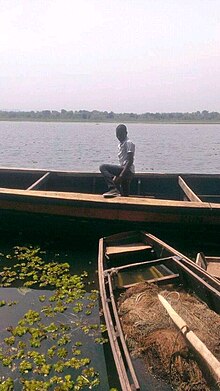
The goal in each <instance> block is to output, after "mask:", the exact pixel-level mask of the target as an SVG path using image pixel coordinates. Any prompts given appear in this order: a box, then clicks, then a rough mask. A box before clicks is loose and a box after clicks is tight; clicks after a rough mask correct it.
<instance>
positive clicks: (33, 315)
mask: <svg viewBox="0 0 220 391" xmlns="http://www.w3.org/2000/svg"><path fill="white" fill-rule="evenodd" d="M41 255H42V252H41V251H40V249H39V248H33V247H30V248H27V247H15V248H14V253H13V254H12V255H9V256H8V257H7V259H10V262H11V263H12V262H13V260H16V262H15V265H14V266H12V267H5V268H3V270H2V272H1V273H0V278H1V286H4V287H7V286H12V284H14V283H15V282H16V286H18V287H19V288H18V290H19V293H20V294H22V295H25V294H26V293H27V292H31V289H29V287H32V286H33V287H34V288H38V289H39V288H41V287H46V288H47V289H48V288H49V289H50V291H48V293H49V294H47V295H39V297H38V300H39V303H38V305H40V306H41V308H40V310H39V312H37V311H35V310H33V309H29V310H28V311H27V312H26V313H25V314H24V316H23V317H22V318H21V319H20V320H19V321H18V324H17V325H16V326H14V327H12V326H9V327H8V328H7V331H8V332H9V333H10V336H9V337H6V338H4V344H3V348H1V349H0V361H1V364H2V365H3V366H7V367H8V368H10V369H11V370H12V371H14V370H19V372H20V377H19V378H18V380H20V384H21V386H22V387H23V388H22V390H24V391H39V390H41V391H47V390H51V391H52V390H54V391H68V390H73V391H77V390H81V389H83V388H86V389H88V388H89V389H91V388H93V387H96V386H97V385H98V384H99V375H98V373H97V372H95V370H94V369H93V368H90V367H89V365H90V358H89V357H82V350H81V349H79V347H80V346H82V342H80V341H77V342H75V343H73V341H72V335H73V334H72V331H73V329H74V327H76V328H78V329H79V330H80V329H81V331H82V332H84V333H85V334H88V335H89V336H90V337H91V336H92V337H93V338H94V334H96V335H97V333H99V332H100V330H99V326H98V325H96V324H89V320H87V321H85V320H83V319H85V315H87V316H89V315H90V314H91V313H92V309H93V307H94V306H95V305H97V299H98V291H96V290H92V291H91V292H90V293H87V292H86V290H85V284H84V279H85V278H86V277H87V276H88V273H87V272H83V273H82V274H81V275H76V274H74V275H72V274H71V273H70V265H69V264H68V263H67V262H64V263H58V262H54V261H52V262H49V263H46V262H45V261H44V260H43V259H42V257H41ZM21 284H22V286H21ZM87 286H88V284H87ZM51 290H53V291H52V292H51ZM50 293H51V295H50ZM46 300H47V301H48V302H49V304H48V305H41V304H40V303H44V302H45V301H46ZM70 303H73V313H72V314H67V315H65V314H64V316H65V318H66V319H68V320H67V323H65V322H63V323H61V322H60V321H58V322H56V319H57V317H58V316H59V314H60V313H64V312H65V311H66V310H67V309H70V305H69V304H70ZM14 304H16V302H10V303H8V306H11V305H14ZM4 305H6V302H5V301H4V300H2V301H1V302H0V306H4ZM79 312H82V314H80V316H79V315H77V314H78V313H79ZM71 316H72V318H70V317H71ZM49 317H53V318H54V319H55V320H54V321H53V322H51V323H49V322H48V319H47V318H49ZM83 317H84V318H83ZM58 319H59V317H58ZM70 319H71V321H70ZM48 323H49V324H48ZM71 329H72V330H71ZM22 339H25V342H24V341H23V340H22ZM44 340H45V341H46V344H45V343H44ZM70 342H72V348H71V346H70V345H69V344H70ZM94 342H95V343H104V339H102V338H94ZM66 345H67V346H66ZM31 348H32V349H33V350H31ZM42 351H44V353H45V352H46V353H45V354H43V353H42ZM12 353H14V354H12ZM67 369H69V370H71V371H72V369H73V370H77V377H76V379H72V378H71V375H66V376H64V375H59V376H52V377H51V373H52V371H54V372H55V373H58V374H59V373H60V374H61V373H63V372H64V371H66V370H67ZM80 371H81V373H80ZM15 373H17V372H15ZM26 374H29V375H28V376H31V380H28V379H26V378H25V376H26ZM30 374H31V375H30ZM34 376H36V379H34V378H33V377H34ZM41 376H43V377H44V378H45V377H48V380H46V381H45V380H41V378H40V377H41ZM49 377H50V378H49ZM3 380H4V379H3ZM13 387H14V384H13V380H11V379H10V378H8V379H6V380H4V381H2V382H1V384H0V391H11V390H13V389H14V388H13Z"/></svg>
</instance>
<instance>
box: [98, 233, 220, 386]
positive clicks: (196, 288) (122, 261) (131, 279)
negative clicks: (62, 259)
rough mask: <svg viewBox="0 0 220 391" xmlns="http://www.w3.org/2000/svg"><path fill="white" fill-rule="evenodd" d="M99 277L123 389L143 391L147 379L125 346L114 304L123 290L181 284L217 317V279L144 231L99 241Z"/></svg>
mask: <svg viewBox="0 0 220 391" xmlns="http://www.w3.org/2000/svg"><path fill="white" fill-rule="evenodd" d="M98 275H99V287H100V297H101V304H102V310H103V314H104V318H105V323H106V326H107V331H108V337H109V342H110V345H111V350H112V354H113V357H114V361H115V365H116V368H117V372H118V376H119V379H120V385H121V389H122V390H123V391H131V390H132V391H134V390H139V389H141V390H146V389H148V387H147V385H146V383H144V384H143V382H145V380H146V379H144V375H143V370H142V372H141V375H140V377H139V375H138V371H137V372H136V369H135V367H134V365H135V363H134V361H133V359H132V358H131V356H130V353H129V351H128V348H127V344H126V337H125V335H124V333H123V329H122V324H121V321H120V317H119V314H118V305H117V299H118V297H119V295H120V293H121V292H123V293H124V292H127V291H128V289H130V288H131V287H135V286H137V285H138V284H139V283H140V282H141V281H142V282H143V281H147V282H148V283H154V284H157V285H158V286H163V285H166V286H167V284H169V286H172V287H173V288H174V289H176V287H178V286H180V285H181V286H183V287H184V288H186V290H187V291H189V290H190V291H192V292H194V294H195V295H196V296H198V298H199V299H200V300H202V301H204V302H205V303H207V305H208V306H209V307H210V308H211V309H212V310H214V311H215V312H216V313H218V314H220V281H217V280H216V279H215V278H213V277H212V276H211V275H210V274H208V273H207V272H206V271H205V270H203V269H202V268H200V267H199V266H197V265H196V264H195V263H194V262H192V261H191V260H190V259H189V258H187V257H185V256H184V255H183V254H181V253H180V252H178V251H176V250H175V249H174V248H172V247H171V246H169V245H167V244H166V243H164V242H163V241H161V240H159V239H157V238H156V237H155V236H153V235H151V234H149V233H146V232H143V231H137V232H136V231H132V232H127V233H120V234H115V235H112V236H109V237H104V238H102V239H100V241H99V255H98ZM146 312H147V311H146ZM186 322H187V319H186ZM134 327H135V326H134ZM143 327H144V326H143ZM181 327H182V326H181ZM218 365H220V364H219V362H217V366H218ZM219 368H220V367H219V366H218V371H219ZM139 369H140V368H138V370H139ZM218 374H220V372H218ZM217 376H218V375H217ZM146 381H147V380H146ZM217 381H218V379H217ZM149 389H150V388H149ZM151 389H157V388H156V387H155V388H151Z"/></svg>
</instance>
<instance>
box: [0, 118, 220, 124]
mask: <svg viewBox="0 0 220 391" xmlns="http://www.w3.org/2000/svg"><path fill="white" fill-rule="evenodd" d="M0 122H45V123H48V122H51V123H56V122H57V123H92V124H105V123H107V124H110V123H114V124H116V123H120V122H124V123H126V124H129V123H131V124H149V125H153V124H155V125H156V124H158V125H159V124H163V125H190V124H192V125H219V124H220V120H219V121H208V120H206V121H205V120H201V121H199V120H197V121H195V120H191V121H190V120H185V121H184V120H180V121H177V120H176V121H167V120H166V121H162V120H161V121H160V120H157V121H152V120H151V121H146V120H145V121H141V120H138V121H131V120H124V121H116V120H111V121H108V120H99V121H95V120H78V119H77V120H72V119H71V120H68V119H56V120H54V119H40V118H39V119H30V118H13V119H11V118H10V119H9V118H0Z"/></svg>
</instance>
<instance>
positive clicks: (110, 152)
mask: <svg viewBox="0 0 220 391" xmlns="http://www.w3.org/2000/svg"><path fill="white" fill-rule="evenodd" d="M115 127H116V124H113V123H104V124H102V123H100V124H95V123H40V122H0V137H1V144H0V145H1V146H0V148H1V153H0V166H9V167H26V168H45V169H58V170H73V171H90V172H96V171H99V166H100V164H101V163H103V162H107V163H117V139H116V137H115ZM128 130H129V136H130V138H131V139H132V141H133V142H134V143H135V144H136V159H135V165H136V171H137V172H141V171H149V172H172V173H174V172H191V173H218V172H219V171H220V159H219V146H220V125H219V124H218V125H212V124H211V125H209V124H205V125H198V124H190V125H188V124H186V125H178V124H177V125H175V124H128Z"/></svg>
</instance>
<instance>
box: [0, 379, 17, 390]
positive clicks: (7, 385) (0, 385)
mask: <svg viewBox="0 0 220 391" xmlns="http://www.w3.org/2000/svg"><path fill="white" fill-rule="evenodd" d="M13 390H14V381H13V380H12V379H11V378H10V377H8V378H7V379H4V378H2V377H1V378H0V391H13Z"/></svg>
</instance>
